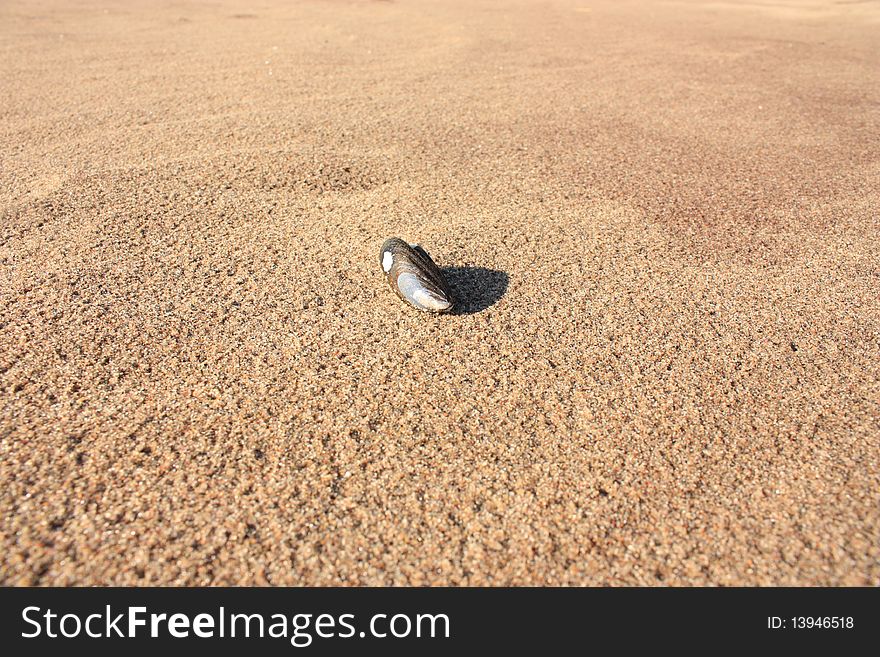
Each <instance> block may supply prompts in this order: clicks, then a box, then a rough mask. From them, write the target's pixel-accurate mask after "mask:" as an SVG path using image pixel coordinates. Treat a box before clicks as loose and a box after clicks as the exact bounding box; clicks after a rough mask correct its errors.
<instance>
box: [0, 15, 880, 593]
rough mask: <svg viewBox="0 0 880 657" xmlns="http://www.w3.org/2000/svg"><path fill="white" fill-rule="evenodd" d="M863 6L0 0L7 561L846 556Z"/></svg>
mask: <svg viewBox="0 0 880 657" xmlns="http://www.w3.org/2000/svg"><path fill="white" fill-rule="evenodd" d="M878 34H880V6H878V3H876V2H864V3H858V2H850V3H845V2H825V1H822V2H818V1H803V2H773V3H771V2H752V3H731V2H653V3H642V2H613V1H611V0H601V1H591V0H558V1H557V0H553V1H552V2H541V3H538V2H510V3H496V2H485V3H473V2H470V1H462V2H442V3H434V2H430V3H428V2H425V3H421V2H404V1H400V2H323V1H314V2H297V3H290V4H288V3H284V2H280V1H279V2H265V1H264V2H261V3H258V4H256V5H254V4H253V3H250V2H244V1H241V2H239V3H237V4H236V3H232V2H230V3H227V2H209V3H198V4H190V3H184V2H164V3H161V4H157V3H153V2H150V3H147V2H143V3H137V2H118V3H99V2H76V3H71V2H61V1H59V2H46V1H45V0H40V1H38V2H23V1H20V0H4V1H3V2H2V4H0V98H2V100H0V217H2V222H0V225H2V241H0V389H2V397H0V513H2V520H0V554H2V563H0V582H2V583H6V584H11V583H22V584H92V583H97V584H111V583H113V584H141V583H150V584H222V583H236V584H256V583H259V584H263V583H271V584H340V583H341V584H551V585H556V584H710V583H711V584H773V583H775V584H880V301H878V290H880V219H878V207H880V48H878ZM391 235H399V236H401V237H404V238H406V239H409V240H411V241H419V242H421V243H422V244H424V245H425V246H426V247H427V248H428V250H429V251H431V253H432V255H434V257H435V258H436V259H437V260H438V262H439V263H440V264H441V265H442V266H446V267H453V268H455V269H453V270H451V278H452V279H453V284H454V285H455V287H456V289H457V290H458V294H459V295H460V296H461V297H463V298H464V304H463V312H461V313H459V314H457V315H455V316H445V317H439V318H438V317H432V316H426V315H423V314H419V313H417V312H416V311H413V310H411V309H409V308H407V307H406V306H404V305H403V304H402V303H401V302H400V301H399V300H398V299H397V298H396V297H395V296H394V294H392V293H391V291H390V290H389V289H388V288H387V286H386V284H385V282H384V280H383V277H382V273H381V270H380V267H379V262H378V249H379V246H380V244H381V243H382V241H383V239H384V238H386V237H388V236H391Z"/></svg>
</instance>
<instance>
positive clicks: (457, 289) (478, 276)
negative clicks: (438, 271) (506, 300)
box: [443, 267, 510, 315]
mask: <svg viewBox="0 0 880 657" xmlns="http://www.w3.org/2000/svg"><path fill="white" fill-rule="evenodd" d="M443 276H444V277H445V278H446V281H447V282H448V283H449V287H451V288H452V294H453V296H454V297H455V309H454V310H453V311H452V314H453V315H472V314H473V313H478V312H480V311H483V310H486V308H488V307H489V306H491V305H492V304H494V303H495V302H496V301H498V300H499V299H500V298H501V297H503V296H504V293H505V292H507V283H508V281H509V280H510V277H508V275H507V274H505V273H504V272H503V271H498V270H497V269H486V268H485V267H444V268H443Z"/></svg>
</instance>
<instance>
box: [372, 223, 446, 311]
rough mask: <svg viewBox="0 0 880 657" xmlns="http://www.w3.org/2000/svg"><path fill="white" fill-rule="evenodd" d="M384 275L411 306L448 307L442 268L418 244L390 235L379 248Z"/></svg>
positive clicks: (436, 308)
mask: <svg viewBox="0 0 880 657" xmlns="http://www.w3.org/2000/svg"><path fill="white" fill-rule="evenodd" d="M379 262H380V264H381V265H382V271H383V272H385V279H386V280H387V281H388V284H389V285H390V286H391V289H392V290H394V291H395V292H396V293H397V295H398V296H399V297H400V298H401V299H403V300H404V301H406V302H407V303H408V304H410V305H411V306H413V307H415V308H418V309H419V310H424V311H426V312H432V313H445V312H449V311H450V310H452V307H453V306H454V301H453V299H452V291H451V290H450V289H449V285H448V284H447V283H446V279H444V278H443V272H441V271H440V268H439V267H438V266H437V265H436V264H434V261H433V260H432V259H431V256H429V255H428V252H427V251H425V250H424V249H423V248H422V247H420V246H419V245H417V244H415V245H410V244H407V243H406V242H404V241H403V240H402V239H399V238H397V237H392V238H390V239H387V240H385V243H384V244H382V250H381V251H380V252H379Z"/></svg>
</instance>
